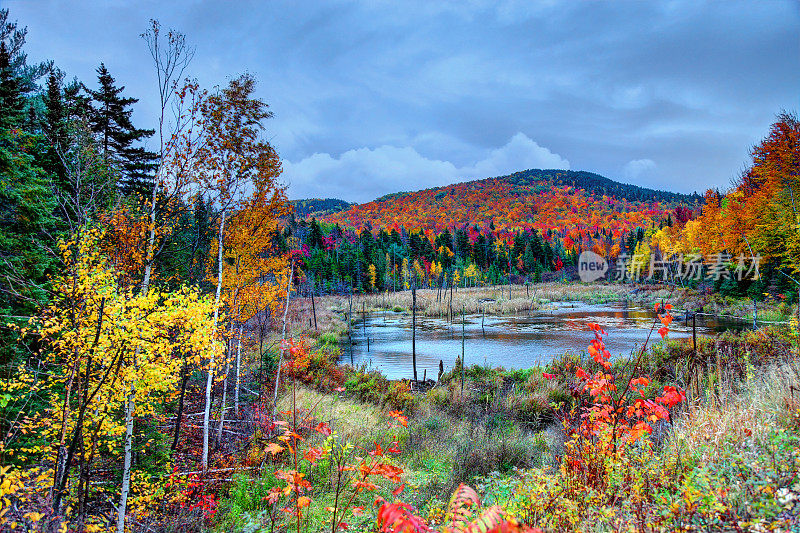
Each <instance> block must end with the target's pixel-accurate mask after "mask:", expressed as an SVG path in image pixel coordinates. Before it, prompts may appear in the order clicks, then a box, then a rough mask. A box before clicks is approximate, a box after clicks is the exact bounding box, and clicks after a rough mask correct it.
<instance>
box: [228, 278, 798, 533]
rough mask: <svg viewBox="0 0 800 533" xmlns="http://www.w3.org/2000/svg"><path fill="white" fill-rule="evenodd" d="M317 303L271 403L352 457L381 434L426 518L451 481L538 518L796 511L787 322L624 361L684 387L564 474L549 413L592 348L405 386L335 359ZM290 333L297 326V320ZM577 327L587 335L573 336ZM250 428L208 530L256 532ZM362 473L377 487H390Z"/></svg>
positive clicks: (540, 521) (364, 525)
mask: <svg viewBox="0 0 800 533" xmlns="http://www.w3.org/2000/svg"><path fill="white" fill-rule="evenodd" d="M465 292H467V291H465ZM476 292H477V291H476ZM483 294H486V293H483ZM554 294H558V293H557V292H554ZM473 296H474V297H476V298H477V296H476V295H473ZM481 297H483V296H481ZM365 300H366V299H365ZM512 300H513V298H512ZM320 301H322V302H325V300H324V299H318V300H317V301H316V304H317V305H318V306H319V305H320ZM551 301H554V300H551ZM332 302H334V304H331V303H328V302H325V303H323V304H322V307H323V310H322V313H323V315H322V316H323V320H326V322H325V323H326V324H328V325H329V326H330V329H329V330H328V331H327V332H325V333H319V334H309V335H307V336H306V338H307V343H308V347H309V348H310V349H309V355H308V357H307V358H306V359H305V360H304V362H303V365H302V369H301V370H297V371H296V372H293V373H292V374H291V379H290V380H289V381H288V382H287V385H286V388H285V389H284V390H283V392H282V394H281V395H280V397H279V404H278V410H279V411H284V412H286V414H287V415H291V414H292V413H297V416H299V417H301V418H304V419H305V418H308V419H309V420H310V421H311V422H310V423H311V425H314V424H317V423H321V422H324V423H326V424H328V426H329V427H330V428H331V430H332V433H333V435H334V437H335V438H336V439H338V440H336V442H347V443H349V445H350V446H352V447H353V448H352V449H353V450H354V451H353V453H354V454H359V455H364V456H366V455H367V451H369V450H371V449H372V448H373V446H374V444H373V443H377V442H383V441H385V440H386V439H387V435H389V434H390V433H391V434H392V438H396V439H397V441H398V444H399V446H398V448H399V453H398V454H397V455H396V456H395V457H394V458H393V459H392V460H393V464H395V465H396V466H397V467H398V468H400V469H402V470H403V472H404V473H403V478H402V479H403V481H404V483H405V485H404V488H405V490H404V492H403V493H402V498H403V501H406V502H408V503H409V504H411V505H413V506H414V508H415V509H416V510H417V513H418V514H419V515H420V516H422V517H424V518H426V519H427V520H428V521H429V523H431V524H436V523H439V521H441V519H442V517H443V515H444V512H445V508H446V506H447V505H446V502H447V501H448V499H449V497H450V494H452V492H453V491H454V490H455V489H456V488H457V487H458V486H459V484H460V483H468V484H470V485H472V486H474V487H476V488H478V490H479V492H480V494H481V496H482V498H483V499H484V501H485V502H486V503H497V504H499V505H501V506H502V508H503V509H505V511H506V512H507V513H509V514H510V515H512V516H515V517H518V518H519V519H520V520H522V521H524V522H526V523H529V524H535V525H537V526H539V527H542V528H544V529H545V530H578V529H579V530H582V531H608V530H638V531H662V530H677V529H683V530H693V529H701V530H703V529H705V530H708V529H713V530H732V531H766V530H771V529H774V528H775V527H779V526H780V527H785V526H786V525H787V524H790V523H793V522H792V521H794V520H795V517H796V510H800V509H796V508H795V506H794V502H795V501H796V499H797V498H800V485H797V482H798V479H797V472H798V467H800V465H799V464H798V457H799V456H800V455H798V454H799V453H800V449H798V437H799V436H800V411H798V408H800V400H797V399H796V398H797V397H798V395H797V393H796V390H797V388H798V387H800V372H798V368H797V365H796V363H794V360H795V357H796V353H797V334H796V332H794V331H793V330H790V329H788V328H778V327H774V328H767V329H763V330H759V331H751V332H742V333H739V334H732V333H726V334H724V335H720V336H717V337H715V338H704V339H701V340H700V341H699V343H698V347H697V351H696V352H695V351H694V350H692V349H691V346H690V345H689V344H687V343H686V342H678V341H667V342H663V343H657V344H655V345H653V346H651V347H650V349H649V350H648V351H647V352H646V354H645V355H644V356H643V357H642V359H641V361H639V363H640V365H639V369H638V372H639V373H640V374H641V375H646V376H647V377H648V378H649V379H650V381H649V384H648V386H647V388H646V390H645V391H644V395H645V396H646V397H653V396H654V395H655V394H657V392H658V391H659V390H660V389H662V388H663V387H664V386H665V385H673V384H674V385H677V386H678V387H680V388H683V389H685V390H686V391H687V396H688V397H687V401H686V402H684V403H682V404H680V405H678V406H676V407H675V408H674V409H673V410H672V412H671V418H670V420H669V421H662V422H659V423H658V424H655V425H654V430H653V432H652V434H651V435H650V436H649V437H648V438H646V439H645V440H643V441H641V442H640V443H639V444H637V445H636V446H629V447H626V448H624V451H622V452H620V453H619V454H617V455H614V456H613V457H600V458H594V459H593V460H594V462H593V463H591V464H592V465H593V466H592V468H593V470H592V472H594V474H593V475H592V476H587V475H586V472H587V471H586V469H585V468H584V469H583V470H578V471H577V472H578V474H576V471H574V470H570V469H565V463H564V459H563V458H564V456H565V442H566V441H567V440H568V434H569V431H567V429H568V426H565V425H564V424H565V421H569V420H571V419H570V411H571V410H572V409H574V408H576V407H577V406H579V405H581V402H584V401H585V399H580V398H581V397H582V394H581V391H579V390H576V388H575V387H576V382H575V379H574V373H575V368H576V367H578V366H580V367H581V368H584V369H585V370H586V371H587V372H590V373H591V372H595V371H598V370H601V368H600V367H599V366H598V364H597V363H596V362H595V361H593V360H591V359H590V358H588V357H587V356H586V355H570V356H562V357H559V358H556V359H555V360H553V361H552V362H551V363H550V364H548V365H546V366H544V367H541V368H532V369H527V370H517V371H507V370H503V369H486V368H483V367H470V368H466V369H464V372H463V373H462V369H461V368H460V366H458V365H457V366H456V368H454V369H453V371H451V372H450V373H448V374H446V375H445V376H443V378H442V380H441V381H440V382H439V383H438V384H437V386H436V387H434V388H433V389H431V390H429V391H427V392H425V393H413V392H411V391H410V390H409V388H408V386H407V384H405V383H403V382H391V381H389V380H387V379H386V378H385V377H384V376H382V375H381V374H379V373H377V372H367V371H366V370H365V369H363V368H362V369H357V368H351V367H348V366H337V365H336V358H337V356H338V346H337V344H336V342H335V335H334V334H333V333H334V332H335V331H336V328H339V329H340V331H341V329H342V328H344V327H345V323H344V322H342V321H341V320H340V319H338V318H337V316H338V314H339V313H341V310H342V309H343V308H344V306H345V305H347V307H348V308H349V302H348V300H347V299H345V298H338V299H332ZM365 304H366V301H365ZM354 307H355V304H354ZM317 310H318V312H320V307H317ZM326 310H327V311H326ZM326 312H330V313H331V314H330V315H325V314H324V313H326ZM325 317H328V318H325ZM319 319H320V315H318V320H319ZM298 323H299V321H298ZM303 330H304V331H305V333H309V331H308V328H307V326H306V327H305V328H303ZM609 333H610V334H611V335H613V331H611V332H609ZM590 339H591V336H590V335H589V334H588V333H587V344H588V340H590ZM625 372H630V365H629V364H628V361H624V360H620V361H616V362H615V363H614V366H613V367H612V368H611V369H610V373H612V374H615V375H623V374H624V373H625ZM462 376H463V388H462ZM292 382H293V383H295V388H294V396H292V394H291V392H292V387H291V386H290V385H289V384H290V383H292ZM462 391H463V392H462ZM394 410H402V411H403V412H404V413H406V415H407V416H408V424H407V427H404V428H401V429H395V430H387V429H386V423H387V420H389V418H388V417H387V413H388V412H390V411H394ZM304 435H306V434H305V433H304ZM263 436H264V434H263V433H262V434H261V437H258V438H251V439H249V440H247V441H245V444H244V445H243V447H242V448H241V449H240V450H239V451H238V452H236V454H235V455H237V454H238V455H237V456H238V457H239V460H240V461H241V462H242V464H247V465H258V466H259V468H260V470H259V471H260V473H258V474H255V473H252V472H250V471H247V472H242V473H239V474H236V475H235V476H233V477H232V478H230V481H229V482H228V483H227V484H226V485H225V486H224V487H220V490H219V494H220V495H221V498H220V502H219V513H218V515H217V518H216V519H215V524H216V526H215V527H216V528H217V529H218V530H220V531H223V530H224V531H227V530H240V529H242V530H244V529H248V528H249V529H250V530H253V531H259V530H263V531H269V530H270V529H269V527H268V522H269V520H268V519H267V518H265V516H266V515H265V513H268V512H269V510H270V506H269V505H268V504H267V503H266V502H265V500H264V498H265V497H266V496H267V494H268V491H269V490H270V488H272V487H275V486H279V485H280V481H279V480H277V479H275V476H274V472H275V471H276V470H279V469H281V468H287V467H288V466H289V465H287V464H286V461H288V460H290V457H288V456H285V455H277V456H274V457H271V456H270V454H268V453H266V452H265V444H266V443H267V442H268V440H264V438H263ZM307 438H308V439H309V441H310V442H311V443H314V442H316V443H317V445H319V446H324V443H325V442H330V440H329V439H330V438H331V437H328V440H326V439H325V438H323V437H320V436H319V435H317V436H314V434H313V432H311V433H309V434H308V435H307ZM315 439H316V440H315ZM283 453H285V452H283ZM587 461H588V459H587ZM320 464H321V466H319V467H314V468H309V469H307V470H306V471H305V475H306V476H307V479H308V480H309V481H310V483H311V485H312V487H313V488H312V489H311V490H310V491H309V492H308V495H309V497H310V504H309V506H308V508H307V510H306V511H305V513H304V518H303V523H302V527H303V529H302V530H304V531H319V530H321V529H322V528H323V527H329V525H328V526H324V525H325V524H327V522H326V520H330V516H329V512H328V511H326V508H328V509H330V508H332V507H335V501H336V494H337V492H336V483H335V476H334V475H333V473H332V472H333V470H331V469H332V468H333V467H332V465H331V464H330V463H320ZM587 464H588V463H587ZM598 469H599V470H598ZM598 472H601V474H598ZM378 485H379V486H378V487H377V488H376V490H378V491H379V492H380V491H383V492H382V493H383V494H387V495H388V491H389V490H390V489H391V488H392V485H391V484H388V483H383V484H380V483H379V484H378ZM371 498H372V496H371V495H370V496H367V495H363V494H359V495H357V496H356V497H355V498H354V500H353V504H352V505H356V506H358V507H364V514H363V515H359V516H358V517H356V516H353V517H351V518H350V522H349V524H350V527H351V528H352V529H355V530H358V531H372V530H373V529H372V528H373V527H374V523H375V515H374V512H375V510H374V508H372V507H371ZM370 509H371V510H370ZM259 528H262V529H259Z"/></svg>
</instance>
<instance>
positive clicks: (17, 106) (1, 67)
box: [0, 41, 25, 130]
mask: <svg viewBox="0 0 800 533" xmlns="http://www.w3.org/2000/svg"><path fill="white" fill-rule="evenodd" d="M24 106H25V100H24V99H23V98H22V90H21V83H20V80H19V78H18V77H17V75H16V73H15V72H14V69H13V67H12V65H11V53H10V51H9V49H8V47H7V46H6V43H5V41H0V129H3V130H9V129H12V128H16V127H18V126H19V125H20V124H21V122H22V119H23V108H24Z"/></svg>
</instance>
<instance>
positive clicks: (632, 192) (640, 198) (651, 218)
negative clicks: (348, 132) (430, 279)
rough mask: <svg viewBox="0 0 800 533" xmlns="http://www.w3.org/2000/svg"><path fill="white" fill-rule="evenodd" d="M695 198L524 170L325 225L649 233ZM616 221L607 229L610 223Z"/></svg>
mask: <svg viewBox="0 0 800 533" xmlns="http://www.w3.org/2000/svg"><path fill="white" fill-rule="evenodd" d="M702 201H703V199H702V197H700V196H699V195H697V194H681V193H675V192H670V191H661V190H656V189H649V188H645V187H640V186H638V185H631V184H627V183H621V182H618V181H614V180H611V179H609V178H606V177H604V176H601V175H599V174H595V173H593V172H586V171H574V170H559V169H548V170H542V169H529V170H524V171H521V172H515V173H513V174H510V175H508V176H499V177H494V178H486V179H479V180H473V181H465V182H462V183H455V184H452V185H446V186H443V187H433V188H430V189H423V190H419V191H415V192H397V193H392V194H387V195H385V196H381V197H380V198H378V199H376V200H373V201H372V202H367V203H364V204H357V205H351V206H349V207H348V208H346V209H343V210H340V211H338V212H335V213H331V214H329V215H326V216H325V217H324V219H325V220H326V221H328V222H331V223H338V224H341V225H344V226H352V227H356V228H362V227H366V226H369V227H371V228H373V229H374V230H377V229H379V228H395V229H399V228H400V227H404V228H406V229H426V230H432V231H442V230H443V229H444V228H448V227H449V228H450V229H451V230H452V228H453V227H454V226H455V227H464V226H487V227H489V226H499V227H504V228H508V229H509V230H511V229H513V228H517V229H524V228H528V229H530V228H536V229H539V230H540V231H542V232H546V231H548V230H554V229H557V230H558V231H571V230H573V229H578V230H591V231H596V230H594V229H593V228H603V227H612V226H613V227H614V228H620V229H621V228H626V229H629V228H631V227H649V226H650V225H651V224H653V223H655V224H658V223H659V220H661V219H667V217H668V216H669V212H671V211H673V210H674V209H676V208H677V207H679V206H682V207H684V208H686V209H694V208H695V207H696V206H697V205H698V204H701V203H702ZM615 220H616V221H617V222H618V223H612V222H613V221H615Z"/></svg>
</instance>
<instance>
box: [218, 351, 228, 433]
mask: <svg viewBox="0 0 800 533" xmlns="http://www.w3.org/2000/svg"><path fill="white" fill-rule="evenodd" d="M230 346H231V343H230V341H228V350H227V351H228V353H227V357H225V378H224V379H223V380H222V405H221V406H220V408H219V425H218V426H217V447H219V446H220V445H221V444H222V429H223V428H224V427H225V408H226V406H227V403H228V374H229V373H230V369H231V356H230Z"/></svg>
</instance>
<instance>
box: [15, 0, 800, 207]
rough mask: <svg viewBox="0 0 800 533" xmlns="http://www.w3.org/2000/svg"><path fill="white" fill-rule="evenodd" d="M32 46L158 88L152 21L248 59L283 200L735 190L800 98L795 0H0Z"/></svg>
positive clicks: (239, 60) (142, 113)
mask: <svg viewBox="0 0 800 533" xmlns="http://www.w3.org/2000/svg"><path fill="white" fill-rule="evenodd" d="M3 5H4V6H5V7H8V8H9V9H10V11H11V13H10V15H11V16H10V18H11V19H12V20H13V19H16V20H18V21H19V22H20V24H21V25H26V26H27V27H28V45H27V47H26V49H27V52H28V56H29V60H31V61H36V60H41V59H47V58H52V59H55V61H56V64H57V65H58V66H59V67H60V68H61V69H62V70H64V71H66V72H67V75H68V76H69V77H72V76H77V77H78V78H80V79H81V80H82V81H84V82H86V83H87V84H90V83H94V81H95V79H96V76H95V73H94V69H95V68H96V67H97V65H98V64H99V63H100V62H101V61H103V62H105V64H106V66H107V67H108V69H109V70H110V72H111V73H112V75H114V76H115V77H116V78H117V80H118V82H119V83H120V84H123V85H125V86H127V93H128V94H130V95H131V96H136V97H138V98H140V99H141V101H140V103H139V104H137V109H136V115H135V117H136V119H137V122H138V125H140V126H142V127H144V126H152V125H153V123H154V121H155V120H154V117H155V106H154V101H155V99H156V86H155V82H154V72H153V68H152V65H151V62H150V60H149V55H148V52H147V49H146V47H145V45H144V43H143V42H142V40H141V39H140V38H139V34H140V33H141V32H142V31H144V30H145V29H146V27H147V23H148V19H150V18H157V19H159V20H160V21H161V23H162V25H163V26H165V27H173V28H175V29H177V30H180V31H182V32H183V33H185V34H186V35H187V37H188V39H189V41H190V42H191V43H192V44H194V45H195V46H196V47H197V52H196V55H195V58H194V61H193V62H192V64H191V66H190V73H191V74H192V75H193V76H195V77H197V78H198V79H199V80H200V82H201V84H203V85H205V86H207V87H211V86H213V85H216V84H224V83H226V80H227V79H228V78H229V77H232V76H235V75H237V74H239V73H241V72H244V71H249V72H250V73H252V74H253V75H255V76H256V78H257V79H258V80H259V88H258V94H259V96H260V97H261V98H263V99H264V100H266V101H267V102H268V103H269V104H270V106H271V109H272V110H273V111H274V113H275V118H274V119H272V120H271V121H270V123H269V125H268V130H269V134H268V136H269V139H270V140H271V142H272V143H273V145H274V146H275V147H276V148H277V150H278V152H279V153H280V155H281V157H282V158H283V160H284V174H283V179H284V181H285V182H286V183H287V184H289V192H290V196H291V197H295V198H297V197H312V196H313V197H339V198H343V199H346V200H351V201H359V202H363V201H368V200H370V199H373V198H375V197H376V196H380V195H382V194H386V193H389V192H395V191H397V190H415V189H420V188H425V187H429V186H436V185H443V184H446V183H453V182H458V181H464V180H467V179H472V178H481V177H490V176H495V175H501V174H507V173H509V172H513V171H515V170H523V169H526V168H570V169H573V170H589V171H593V172H597V173H599V174H603V175H605V176H608V177H610V178H612V179H617V180H621V181H626V182H630V183H636V184H638V185H643V186H649V187H657V188H663V189H671V190H675V191H681V192H691V191H695V190H696V191H698V192H702V191H704V190H705V189H706V188H708V187H722V188H725V187H727V186H728V185H729V184H730V182H731V180H732V179H734V178H735V177H736V176H737V175H738V174H739V172H740V171H741V170H742V169H743V168H744V167H745V165H746V164H747V162H748V150H749V148H750V147H751V146H752V145H753V144H754V143H756V142H758V141H759V140H760V139H761V138H763V137H764V136H765V135H766V134H767V132H768V129H769V126H770V124H771V123H772V122H773V119H774V117H775V115H776V114H777V113H778V112H780V111H781V110H782V109H788V110H792V111H795V110H797V108H798V95H800V7H799V4H798V2H797V1H761V2H735V1H724V2H723V1H719V2H708V3H706V2H699V1H696V0H691V1H685V2H683V1H670V2H649V1H648V2H645V1H637V2H627V1H614V2H594V1H592V2H590V1H582V2H579V1H570V2H559V1H545V2H531V1H518V2H517V1H505V2H492V1H486V2H484V1H466V0H458V1H453V2H434V1H430V0H428V1H421V2H391V1H373V2H329V3H327V2H297V1H286V2H283V1H270V2H258V1H245V0H236V1H222V0H218V1H203V0H195V1H188V0H187V1H164V0H160V1H150V0H145V1H135V2H129V1H122V0H108V1H96V2H82V1H69V2H66V1H55V0H51V1H48V0H3Z"/></svg>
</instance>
